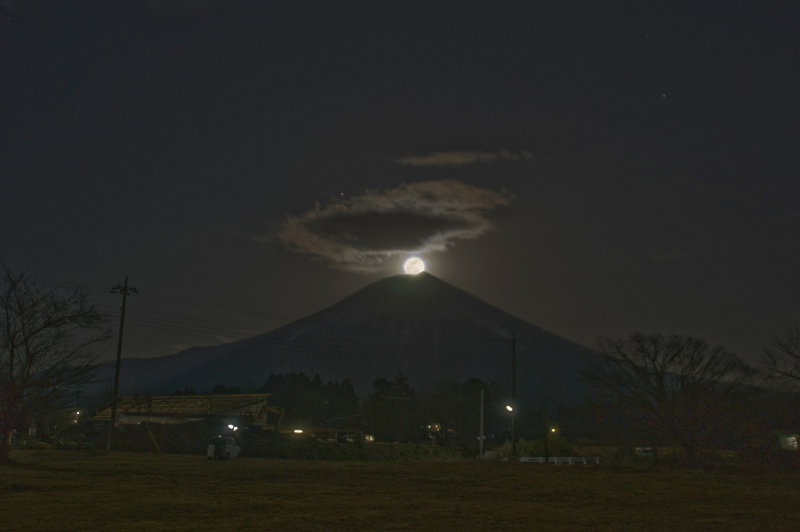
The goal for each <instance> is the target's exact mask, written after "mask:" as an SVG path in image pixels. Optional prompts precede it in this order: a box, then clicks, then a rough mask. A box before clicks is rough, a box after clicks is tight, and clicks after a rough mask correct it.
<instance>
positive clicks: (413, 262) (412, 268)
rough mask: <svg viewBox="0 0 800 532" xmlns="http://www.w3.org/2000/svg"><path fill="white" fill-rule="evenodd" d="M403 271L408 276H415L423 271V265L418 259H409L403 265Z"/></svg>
mask: <svg viewBox="0 0 800 532" xmlns="http://www.w3.org/2000/svg"><path fill="white" fill-rule="evenodd" d="M403 271H404V272H406V273H407V274H409V275H417V274H418V273H421V272H424V271H425V263H424V262H422V259H421V258H419V257H411V258H410V259H408V260H407V261H405V262H404V263H403Z"/></svg>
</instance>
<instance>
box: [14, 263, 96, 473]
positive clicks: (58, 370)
mask: <svg viewBox="0 0 800 532" xmlns="http://www.w3.org/2000/svg"><path fill="white" fill-rule="evenodd" d="M107 325H108V317H107V316H106V315H105V314H104V313H102V312H100V311H99V310H98V309H97V308H96V307H95V305H94V304H92V302H91V301H90V300H89V297H88V295H87V293H86V292H85V290H83V289H81V288H77V287H75V288H66V287H58V288H52V287H49V286H48V285H47V283H45V282H44V281H42V280H40V279H38V278H36V277H32V276H30V275H27V274H25V273H21V272H20V273H16V272H12V271H10V270H9V269H8V268H6V267H5V265H3V266H2V280H0V462H2V461H5V460H7V459H8V453H9V451H10V447H9V437H10V434H11V431H12V430H13V429H14V428H15V427H17V426H18V425H20V424H21V423H23V422H24V421H25V420H26V419H27V418H28V417H29V416H30V415H33V414H35V413H37V412H40V411H42V410H44V409H46V408H47V406H48V405H53V404H55V402H56V400H57V399H58V398H59V397H60V396H62V395H63V394H64V393H65V391H66V390H68V389H69V388H74V387H76V386H78V385H80V384H81V383H84V382H85V381H86V380H87V379H88V378H89V376H90V374H91V370H92V368H93V364H94V363H95V361H96V353H95V352H94V351H93V350H92V349H91V348H92V347H93V346H94V344H96V343H97V342H100V341H102V340H105V339H107V338H108V337H109V333H108V329H107Z"/></svg>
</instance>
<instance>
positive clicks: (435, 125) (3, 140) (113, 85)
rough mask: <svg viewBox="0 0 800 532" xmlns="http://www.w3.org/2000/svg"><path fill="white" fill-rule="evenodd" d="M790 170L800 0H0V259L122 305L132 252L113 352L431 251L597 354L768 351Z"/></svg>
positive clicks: (795, 166) (289, 316) (209, 333)
mask: <svg viewBox="0 0 800 532" xmlns="http://www.w3.org/2000/svg"><path fill="white" fill-rule="evenodd" d="M799 169H800V3H798V2H797V1H791V2H789V1H775V2H731V1H724V2H698V1H692V2H677V1H668V2H655V1H648V2H570V1H556V2H529V3H518V2H514V3H510V2H509V3H503V2H480V3H477V2H476V3H472V2H447V3H444V2H420V3H414V2H344V1H341V2H339V1H337V2H300V1H292V2H263V1H259V2H237V1H221V0H220V1H215V0H181V1H179V0H169V1H167V0H152V1H114V2H105V1H91V0H81V1H58V2H36V1H24V0H12V1H7V0H0V183H2V188H1V189H0V256H1V257H2V258H3V260H4V261H5V263H6V265H7V266H9V267H11V268H12V269H19V268H23V269H25V270H26V271H29V272H31V273H35V274H38V275H40V276H41V277H42V278H44V279H46V280H47V281H48V282H53V283H56V282H66V283H81V284H83V285H84V286H85V287H86V288H88V289H89V290H91V292H92V294H93V295H94V296H95V297H96V298H97V301H98V303H99V304H100V305H101V306H102V307H103V308H105V309H108V310H109V311H113V312H117V316H118V308H119V305H120V302H121V297H120V296H119V295H118V294H116V295H114V294H111V293H109V291H110V289H111V287H112V286H114V285H116V284H120V283H122V282H123V280H124V278H125V275H126V274H128V275H129V276H130V282H131V283H132V284H133V285H135V286H136V287H137V289H138V291H139V292H138V293H137V294H134V295H132V296H131V297H130V298H129V299H128V307H127V310H128V320H127V321H126V328H125V347H124V350H123V356H127V357H132V356H142V357H152V356H160V355H166V354H170V353H174V352H176V351H178V350H180V349H183V348H186V347H190V346H193V345H214V344H219V343H221V342H225V341H231V340H235V339H241V338H245V337H249V336H253V335H255V334H259V333H263V332H266V331H269V330H271V329H274V328H276V327H279V326H281V325H284V324H286V323H289V322H290V321H292V320H294V319H297V318H300V317H303V316H306V315H308V314H310V313H312V312H315V311H317V310H321V309H322V308H324V307H326V306H328V305H331V304H333V303H335V302H337V301H338V300H340V299H342V298H344V297H346V296H347V295H349V294H351V293H352V292H354V291H355V290H357V289H359V288H361V287H363V286H365V285H367V284H369V283H371V282H374V281H376V280H378V279H380V278H382V277H385V276H389V275H395V274H398V273H400V266H401V264H402V261H403V260H404V259H405V258H406V257H408V256H410V255H418V256H420V257H421V258H423V259H424V260H425V261H426V263H427V266H428V271H429V272H430V273H432V274H433V275H435V276H437V277H439V278H441V279H443V280H445V281H447V282H449V283H451V284H453V285H455V286H457V287H459V288H462V289H465V290H467V291H469V292H471V293H472V294H474V295H476V296H478V297H480V298H481V299H484V300H485V301H487V302H489V303H491V304H493V305H496V306H498V307H500V308H502V309H504V310H506V311H508V312H510V313H511V314H513V315H516V316H518V317H520V318H522V319H524V320H526V321H529V322H531V323H533V324H535V325H538V326H540V327H542V328H544V329H547V330H550V331H552V332H554V333H556V334H559V335H561V336H564V337H566V338H569V339H571V340H574V341H577V342H579V343H582V344H585V345H588V346H593V345H594V344H595V340H596V339H597V338H598V337H600V336H625V335H627V334H629V333H631V332H633V331H636V330H640V331H644V332H664V333H672V332H674V333H681V334H691V335H695V336H701V337H703V338H706V339H707V340H708V341H709V342H711V343H714V344H719V343H722V344H724V345H726V346H727V347H729V348H730V349H731V350H733V351H735V352H738V353H739V354H740V355H742V356H743V357H744V358H745V359H747V360H750V361H755V360H756V359H757V358H758V356H759V355H760V353H761V349H762V347H763V346H764V345H766V344H767V343H768V342H769V341H770V340H771V339H772V338H774V337H775V336H778V335H780V334H781V332H782V330H783V327H784V326H786V325H789V324H791V323H794V322H796V321H797V320H798V319H800V303H799V302H800V283H799V282H798V272H800V246H798V243H800V171H798V170H799ZM117 319H118V317H117V318H115V320H117ZM115 326H116V324H115ZM115 347H116V343H115V340H114V341H110V342H109V344H108V347H107V350H106V352H105V354H104V359H111V358H113V356H114V354H115ZM376 377H377V376H376ZM411 384H412V385H413V383H411Z"/></svg>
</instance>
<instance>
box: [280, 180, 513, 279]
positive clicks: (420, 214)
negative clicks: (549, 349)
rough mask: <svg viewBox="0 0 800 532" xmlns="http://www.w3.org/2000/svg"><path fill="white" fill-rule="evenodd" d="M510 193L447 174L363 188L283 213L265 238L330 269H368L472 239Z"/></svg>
mask: <svg viewBox="0 0 800 532" xmlns="http://www.w3.org/2000/svg"><path fill="white" fill-rule="evenodd" d="M513 197H514V196H513V194H512V193H511V192H509V191H507V190H501V191H499V192H495V191H492V190H488V189H484V188H479V187H475V186H472V185H467V184H465V183H461V182H459V181H456V180H453V179H449V180H437V181H425V182H417V183H411V184H407V185H406V184H403V185H401V186H399V187H397V188H393V189H389V190H384V191H370V190H368V191H366V192H365V193H364V194H362V195H360V196H354V197H350V198H347V199H343V200H340V201H337V202H335V203H331V204H329V205H326V206H321V205H320V204H317V205H315V207H314V208H313V209H312V210H311V211H309V212H307V213H305V214H302V215H300V216H288V217H287V219H286V221H285V222H284V223H283V224H281V226H280V227H279V228H278V230H277V232H276V234H275V236H274V237H273V238H272V239H271V240H273V241H277V242H279V243H281V244H283V245H284V246H286V247H287V248H288V249H291V250H292V251H295V252H298V253H304V254H307V255H311V256H313V257H315V258H317V259H319V260H322V261H325V262H327V263H328V264H330V265H331V266H333V267H335V268H338V269H342V270H346V271H351V272H361V273H368V272H373V271H377V270H379V269H381V267H382V266H383V265H384V264H385V263H386V261H387V260H388V259H390V258H392V257H395V256H397V255H405V254H412V253H426V252H433V251H444V250H446V249H448V248H449V247H450V246H452V245H453V244H454V243H455V242H456V241H457V240H469V239H473V238H478V237H479V236H481V235H483V234H485V233H486V232H487V231H489V230H491V229H492V228H493V227H494V226H493V224H492V222H491V221H490V220H489V218H487V216H486V213H487V211H490V210H492V209H494V208H496V207H500V206H503V205H508V204H509V203H510V202H511V201H512V200H513Z"/></svg>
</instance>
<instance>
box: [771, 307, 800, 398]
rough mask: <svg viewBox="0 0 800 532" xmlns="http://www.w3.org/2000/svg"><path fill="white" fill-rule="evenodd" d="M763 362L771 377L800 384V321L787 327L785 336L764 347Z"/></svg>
mask: <svg viewBox="0 0 800 532" xmlns="http://www.w3.org/2000/svg"><path fill="white" fill-rule="evenodd" d="M761 364H762V365H763V366H764V369H765V370H766V372H767V375H768V376H769V377H771V378H773V379H775V380H777V381H779V382H783V383H788V384H794V385H800V322H798V323H796V324H795V325H791V326H788V327H786V329H785V331H784V335H783V337H781V338H777V339H775V340H773V341H772V345H770V346H769V347H767V348H765V349H764V355H763V356H762V357H761Z"/></svg>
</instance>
